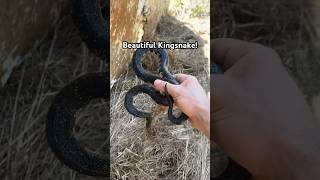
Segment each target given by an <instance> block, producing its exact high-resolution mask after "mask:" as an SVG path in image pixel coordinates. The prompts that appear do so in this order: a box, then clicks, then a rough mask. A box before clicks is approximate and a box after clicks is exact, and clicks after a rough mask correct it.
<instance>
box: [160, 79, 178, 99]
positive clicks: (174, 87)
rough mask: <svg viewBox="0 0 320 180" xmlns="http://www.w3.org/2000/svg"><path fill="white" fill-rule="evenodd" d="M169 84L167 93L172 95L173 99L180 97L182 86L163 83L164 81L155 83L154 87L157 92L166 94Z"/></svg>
mask: <svg viewBox="0 0 320 180" xmlns="http://www.w3.org/2000/svg"><path fill="white" fill-rule="evenodd" d="M166 84H167V91H168V94H170V95H171V96H172V97H173V98H176V97H178V96H179V94H180V91H181V90H180V85H174V84H171V83H168V82H166V81H162V80H159V79H157V80H155V81H154V87H155V89H156V90H157V91H160V92H161V93H164V92H165V85H166Z"/></svg>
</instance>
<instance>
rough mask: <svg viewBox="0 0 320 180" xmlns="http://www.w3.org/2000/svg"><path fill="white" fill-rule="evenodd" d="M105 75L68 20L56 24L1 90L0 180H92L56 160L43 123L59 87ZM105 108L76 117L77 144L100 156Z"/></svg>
mask: <svg viewBox="0 0 320 180" xmlns="http://www.w3.org/2000/svg"><path fill="white" fill-rule="evenodd" d="M104 69H105V67H104V65H103V64H102V62H101V61H100V60H99V59H98V58H96V57H95V56H94V55H91V54H90V53H89V52H88V50H87V48H86V47H85V45H84V44H83V43H82V41H81V40H80V38H79V36H78V33H77V30H76V29H75V27H74V26H73V25H72V21H71V18H70V17H69V16H65V17H64V18H62V19H61V20H59V22H58V24H57V25H56V26H55V29H54V30H53V32H51V33H50V35H49V37H48V38H47V39H46V40H45V41H44V42H43V43H42V44H41V45H40V46H39V47H38V48H36V49H34V50H32V51H31V52H29V55H28V56H27V57H25V60H24V63H23V64H22V65H21V66H19V67H18V68H16V69H15V71H14V72H13V73H12V75H11V77H10V79H9V81H8V83H7V84H6V86H5V87H4V88H1V89H0V99H1V100H0V109H1V111H0V179H4V180H11V179H12V180H15V179H17V180H18V179H19V180H20V179H24V180H29V179H30V180H36V179H41V180H42V179H77V180H79V179H80V180H81V179H83V180H84V179H86V180H87V179H96V178H90V177H87V176H83V175H80V174H78V173H76V172H74V171H72V170H70V169H69V168H67V167H66V166H64V165H63V164H62V163H60V161H58V160H57V158H56V157H55V156H54V155H53V153H52V152H51V149H50V148H49V146H48V143H47V141H46V137H45V122H46V119H47V111H48V108H49V105H50V103H51V101H52V98H53V97H54V95H56V94H57V93H58V91H59V90H60V89H61V88H62V87H63V86H65V85H66V84H68V83H69V82H71V81H72V80H74V79H75V78H77V77H79V76H81V75H83V74H85V73H87V72H96V71H103V70H104ZM104 107H105V103H103V102H98V103H94V104H91V105H89V106H88V108H86V109H84V110H83V111H81V112H80V113H79V114H78V116H77V122H76V128H75V133H76V137H77V138H78V139H79V140H80V142H81V143H82V144H83V145H86V147H88V148H89V149H91V150H97V151H99V152H100V151H101V147H100V146H101V144H103V142H104V141H105V139H106V133H105V132H106V128H103V127H107V126H106V117H107V115H106V110H105V108H104Z"/></svg>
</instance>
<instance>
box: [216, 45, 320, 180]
mask: <svg viewBox="0 0 320 180" xmlns="http://www.w3.org/2000/svg"><path fill="white" fill-rule="evenodd" d="M212 47H213V56H214V58H215V59H214V61H215V62H216V63H217V64H219V65H220V66H221V67H222V69H223V71H224V74H219V75H218V74H214V75H212V77H211V107H212V111H211V118H212V122H211V128H212V132H211V140H213V141H214V142H215V143H217V144H219V146H220V147H222V148H223V150H224V151H226V152H227V154H228V155H230V156H231V157H232V158H233V159H234V160H236V161H237V162H238V163H239V164H241V165H242V166H243V167H245V168H246V169H247V170H249V171H250V173H251V174H252V175H253V179H319V178H320V177H319V174H317V173H315V172H318V169H320V166H319V162H320V161H319V153H320V145H319V142H320V141H319V140H320V138H319V133H318V132H317V129H316V127H315V124H314V122H313V117H312V114H311V112H310V110H309V108H308V105H307V104H306V102H305V100H304V98H303V96H302V94H301V92H300V90H299V89H298V87H297V86H296V84H295V83H294V82H293V80H292V79H291V78H290V76H289V75H288V73H287V72H286V70H285V69H284V67H283V66H282V64H281V59H280V57H279V56H278V54H277V53H276V52H275V51H274V50H272V49H270V48H266V47H264V46H262V45H258V44H254V43H248V42H243V41H239V40H233V39H215V40H213V43H212Z"/></svg>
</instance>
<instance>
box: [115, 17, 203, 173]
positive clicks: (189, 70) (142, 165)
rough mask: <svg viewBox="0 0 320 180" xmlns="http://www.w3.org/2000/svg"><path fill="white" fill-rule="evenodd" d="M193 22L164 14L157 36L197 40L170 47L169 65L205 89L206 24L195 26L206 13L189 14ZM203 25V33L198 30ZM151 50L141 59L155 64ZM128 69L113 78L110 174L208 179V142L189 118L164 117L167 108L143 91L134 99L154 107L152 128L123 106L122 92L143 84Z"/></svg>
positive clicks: (142, 106)
mask: <svg viewBox="0 0 320 180" xmlns="http://www.w3.org/2000/svg"><path fill="white" fill-rule="evenodd" d="M191 20H193V21H194V22H196V23H197V24H193V26H192V25H191V23H190V24H189V23H184V22H180V21H179V20H177V19H176V18H174V17H172V16H165V17H163V18H162V20H161V22H160V24H159V25H158V29H157V33H156V37H154V39H156V40H165V41H168V42H185V41H187V40H190V41H194V40H198V41H200V44H201V45H202V47H201V48H199V49H197V50H174V51H170V52H169V56H170V61H171V63H170V71H171V72H172V73H174V74H176V73H186V74H192V75H194V76H196V77H197V78H198V80H199V82H200V83H201V84H202V85H203V86H204V87H205V89H206V90H207V91H208V90H209V76H208V74H209V72H208V69H209V66H208V54H209V52H208V50H209V24H207V27H205V26H204V28H202V29H200V28H199V27H201V26H198V25H199V24H201V23H204V22H205V21H206V20H207V21H208V20H209V18H208V17H206V18H203V19H202V20H199V19H197V20H195V19H191ZM201 31H202V33H201ZM151 57H152V56H150V55H147V56H146V57H145V59H144V60H143V62H146V63H145V65H146V66H147V67H148V69H153V70H155V68H154V66H155V64H156V63H152V62H150V61H152V58H151ZM142 83H144V82H142V81H141V80H139V79H138V78H137V77H136V76H135V75H134V73H133V70H131V69H128V73H127V74H126V75H125V76H124V77H123V78H122V79H120V80H119V81H118V82H117V83H116V84H114V86H113V89H112V92H111V101H110V107H111V128H110V134H111V135H110V141H111V178H112V179H209V146H208V141H207V139H206V138H205V137H204V136H203V135H202V134H200V133H199V132H198V131H196V130H195V129H193V128H192V127H191V125H190V124H189V123H185V124H183V125H179V126H177V125H173V124H172V123H171V122H170V121H169V120H168V118H167V112H166V110H167V108H164V107H159V105H156V104H155V103H154V102H153V101H152V99H151V98H149V97H147V96H145V95H141V96H139V97H137V100H136V102H135V104H136V106H137V107H140V108H141V109H142V110H144V111H147V110H148V111H152V112H153V122H152V125H151V127H152V129H151V132H148V131H147V130H146V120H145V119H141V118H136V117H133V116H132V115H130V114H129V113H128V112H127V111H126V109H125V108H124V106H123V103H124V96H125V94H126V92H127V91H128V90H129V89H130V88H131V87H133V86H135V85H137V84H142Z"/></svg>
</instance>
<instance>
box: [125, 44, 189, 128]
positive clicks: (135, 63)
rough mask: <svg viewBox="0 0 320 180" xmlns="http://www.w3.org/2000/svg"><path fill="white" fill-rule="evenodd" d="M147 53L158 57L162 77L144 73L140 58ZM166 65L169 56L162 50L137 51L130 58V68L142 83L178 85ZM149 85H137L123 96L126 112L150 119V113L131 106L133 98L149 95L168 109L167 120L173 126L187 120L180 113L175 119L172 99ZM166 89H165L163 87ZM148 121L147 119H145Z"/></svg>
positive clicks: (185, 116) (186, 117)
mask: <svg viewBox="0 0 320 180" xmlns="http://www.w3.org/2000/svg"><path fill="white" fill-rule="evenodd" d="M148 51H151V52H154V53H156V54H157V55H158V57H159V60H160V63H159V64H160V65H159V72H160V74H161V76H162V77H159V76H156V75H153V74H151V73H150V72H148V71H146V70H145V69H144V68H143V67H142V57H143V55H144V54H146V53H147V52H148ZM168 64H169V56H168V54H167V52H166V50H164V49H159V48H155V49H137V50H136V52H135V54H134V56H133V58H132V67H133V70H134V72H135V73H136V75H137V76H138V78H140V79H142V80H143V81H144V82H147V83H150V84H153V83H154V81H155V80H157V79H161V80H164V81H167V82H169V83H172V84H175V85H177V84H180V83H179V82H178V81H177V80H176V79H175V78H174V77H173V75H172V74H171V73H170V72H169V70H168ZM150 84H142V85H137V86H135V87H133V88H131V89H130V90H129V91H128V92H127V94H126V96H125V103H124V105H125V108H126V109H127V111H128V112H129V113H130V114H132V115H134V116H137V117H141V118H150V116H151V113H147V112H142V111H139V110H138V109H137V108H136V107H135V106H134V105H133V98H134V96H136V95H138V94H140V93H145V94H147V95H149V96H150V97H151V98H152V99H153V100H154V101H155V102H156V103H158V104H160V105H164V106H169V108H168V118H169V120H170V121H171V122H172V123H174V124H181V123H182V122H183V121H185V120H187V119H188V116H187V115H185V114H184V113H181V115H180V116H179V117H175V116H174V115H173V98H172V97H171V96H169V95H168V94H165V95H162V94H161V93H159V92H158V91H156V90H155V89H154V87H153V86H152V85H150ZM165 89H166V87H165ZM147 120H148V119H147Z"/></svg>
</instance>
